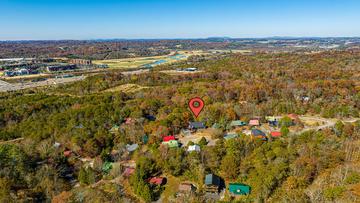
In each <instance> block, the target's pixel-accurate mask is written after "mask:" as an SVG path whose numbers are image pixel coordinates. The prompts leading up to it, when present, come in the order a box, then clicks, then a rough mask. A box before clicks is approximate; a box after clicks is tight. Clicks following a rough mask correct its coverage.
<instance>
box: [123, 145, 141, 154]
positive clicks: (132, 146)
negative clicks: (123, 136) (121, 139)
mask: <svg viewBox="0 0 360 203" xmlns="http://www.w3.org/2000/svg"><path fill="white" fill-rule="evenodd" d="M138 147H139V145H138V144H132V145H129V144H127V145H126V150H128V151H129V152H133V151H135V150H136V149H137V148H138Z"/></svg>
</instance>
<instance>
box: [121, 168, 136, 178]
mask: <svg viewBox="0 0 360 203" xmlns="http://www.w3.org/2000/svg"><path fill="white" fill-rule="evenodd" d="M134 173H135V168H125V171H124V173H123V176H124V177H130V176H131V175H132V174H134Z"/></svg>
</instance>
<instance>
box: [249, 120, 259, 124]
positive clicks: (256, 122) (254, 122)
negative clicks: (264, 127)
mask: <svg viewBox="0 0 360 203" xmlns="http://www.w3.org/2000/svg"><path fill="white" fill-rule="evenodd" d="M249 126H260V121H259V119H251V120H250V121H249Z"/></svg>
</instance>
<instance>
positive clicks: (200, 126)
mask: <svg viewBox="0 0 360 203" xmlns="http://www.w3.org/2000/svg"><path fill="white" fill-rule="evenodd" d="M188 128H189V130H192V131H193V130H199V129H205V128H206V126H205V124H204V123H203V122H190V123H189V127H188Z"/></svg>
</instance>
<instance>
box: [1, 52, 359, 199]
mask: <svg viewBox="0 0 360 203" xmlns="http://www.w3.org/2000/svg"><path fill="white" fill-rule="evenodd" d="M175 65H176V64H175ZM183 65H184V67H197V68H198V69H199V70H201V72H197V73H194V74H179V75H169V74H166V73H162V72H160V71H161V70H164V69H172V68H173V65H166V66H159V67H156V68H154V69H153V70H152V71H150V72H148V73H144V74H140V75H123V74H121V72H117V71H113V72H108V73H104V74H98V75H95V76H91V77H87V78H86V79H85V80H84V81H80V82H76V83H73V84H67V85H59V86H57V87H48V88H39V89H33V90H21V91H17V92H8V93H2V94H0V104H1V105H0V140H2V142H1V143H0V157H1V158H0V200H1V202H50V201H52V202H122V201H130V202H139V201H143V202H151V201H155V200H158V199H162V200H163V201H165V202H168V201H169V202H176V201H179V200H181V201H185V202H209V201H212V200H209V198H208V197H207V196H206V193H205V191H204V186H203V184H204V178H205V175H206V174H209V173H213V174H216V175H218V176H220V177H221V178H222V179H223V180H224V181H225V183H229V182H242V183H245V184H247V185H250V186H251V193H250V194H249V195H244V196H241V197H236V198H235V199H234V197H232V196H230V195H228V194H227V193H225V196H224V197H223V201H231V200H234V201H235V200H236V201H239V202H357V201H360V121H356V122H346V120H347V119H353V118H359V117H360V115H359V110H360V82H359V81H360V52H359V51H328V52H321V53H314V54H308V53H279V54H266V53H256V54H253V55H241V54H232V55H231V56H227V57H225V58H222V59H216V60H207V61H203V62H194V63H190V64H186V63H185V64H183ZM125 84H136V85H138V86H139V87H143V88H141V89H140V90H138V91H132V92H126V91H121V90H119V91H107V90H109V89H112V88H115V87H119V86H122V85H125ZM196 96H199V97H201V98H202V99H203V100H204V101H205V103H206V106H205V108H204V110H203V112H202V114H201V115H200V117H199V118H197V119H196V118H195V117H193V115H192V114H191V112H190V111H189V110H188V107H187V102H188V100H189V99H190V98H192V97H196ZM291 113H293V114H299V115H316V116H319V117H321V118H329V119H334V120H337V122H336V124H335V126H333V127H330V128H326V129H324V130H321V131H313V130H310V131H306V132H303V133H301V134H287V133H284V134H283V136H281V137H280V138H277V139H269V140H268V141H266V142H264V141H262V140H254V139H251V138H250V137H249V136H246V135H244V134H241V133H239V137H237V138H235V139H230V140H225V139H223V135H224V133H225V132H226V130H227V125H228V123H229V122H231V121H233V120H244V121H249V120H250V119H251V118H254V117H258V118H260V120H264V118H265V117H266V116H273V115H287V114H291ZM192 121H203V122H204V123H205V125H206V126H207V127H208V129H206V131H207V132H208V133H209V134H211V136H212V137H213V138H217V141H216V143H215V145H207V143H208V140H206V139H205V138H204V139H201V140H200V141H199V143H197V144H198V145H199V146H200V147H201V152H199V153H196V152H190V153H189V152H187V151H186V148H184V147H180V148H168V147H166V146H163V145H162V144H161V141H162V139H163V137H164V135H178V134H180V133H181V132H182V131H183V129H186V128H187V127H188V125H189V122H192ZM214 124H216V125H217V126H219V127H217V128H213V127H212V126H214ZM283 127H284V129H285V128H286V127H287V126H283ZM144 137H146V138H148V140H147V139H146V140H145V139H144ZM14 139H15V141H14ZM131 144H138V145H139V148H138V149H137V150H135V151H134V152H131V153H129V152H128V151H127V147H128V145H131ZM191 144H194V143H191ZM70 154H71V155H70ZM86 160H91V161H92V162H93V164H92V166H91V167H89V166H88V165H87V161H86ZM131 161H133V162H135V163H136V170H135V172H134V173H133V174H132V175H130V176H129V177H128V178H126V177H124V175H123V174H124V173H123V172H124V170H125V166H124V165H123V163H124V162H126V163H128V162H131ZM108 164H111V166H112V167H111V170H107V165H108ZM159 175H161V176H164V177H167V179H168V180H169V183H168V184H165V185H154V184H149V182H148V181H147V180H148V179H149V178H151V177H153V176H159ZM172 180H176V181H191V182H192V183H193V184H195V185H196V186H197V190H196V192H195V193H191V194H190V195H188V196H181V197H179V196H176V194H175V193H174V192H171V190H170V189H169V188H170V187H171V181H172ZM169 191H170V192H169Z"/></svg>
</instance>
